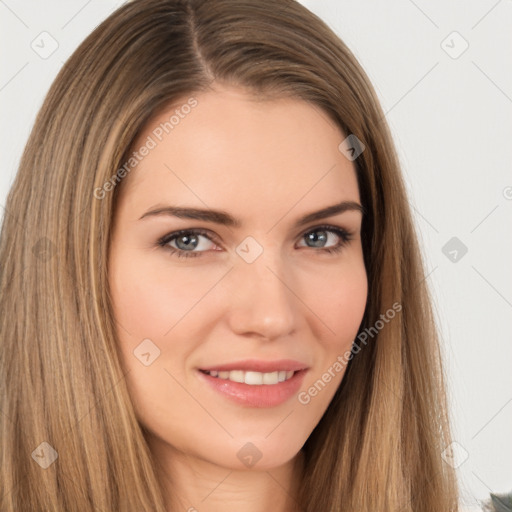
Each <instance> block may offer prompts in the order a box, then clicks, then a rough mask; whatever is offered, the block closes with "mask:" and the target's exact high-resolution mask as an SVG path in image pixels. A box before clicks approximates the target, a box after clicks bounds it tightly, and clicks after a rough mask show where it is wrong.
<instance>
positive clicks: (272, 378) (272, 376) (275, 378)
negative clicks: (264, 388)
mask: <svg viewBox="0 0 512 512" xmlns="http://www.w3.org/2000/svg"><path fill="white" fill-rule="evenodd" d="M206 373H207V374H208V375H211V376H212V377H217V378H219V379H224V380H231V381H233V382H243V383H245V384H249V385H250V386H260V385H261V384H268V385H271V384H278V383H279V382H284V381H285V380H288V379H290V378H291V377H293V374H294V373H295V372H294V371H293V370H290V371H285V370H282V371H278V372H270V373H261V372H244V371H243V370H231V371H230V372H219V371H217V370H212V371H209V372H208V371H207V372H206Z"/></svg>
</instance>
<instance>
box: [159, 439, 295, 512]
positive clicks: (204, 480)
mask: <svg viewBox="0 0 512 512" xmlns="http://www.w3.org/2000/svg"><path fill="white" fill-rule="evenodd" d="M150 448H151V451H152V452H153V453H154V454H158V459H157V463H158V467H159V468H160V469H159V471H160V475H159V477H160V479H161V482H162V484H163V486H164V498H165V502H166V509H167V511H168V512H177V511H183V510H185V511H187V512H198V511H201V512H238V511H240V510H243V511H244V512H267V511H268V510H272V511H273V512H297V511H299V510H300V506H299V503H298V501H297V500H298V498H297V496H298V490H299V487H300V480H301V475H302V471H303V467H304V454H303V452H301V451H300V452H299V453H298V454H297V455H296V456H295V457H294V458H293V459H292V460H290V461H288V462H287V463H285V464H283V465H281V466H278V467H274V468H271V469H260V470H258V469H247V470H239V469H232V468H229V467H222V466H219V465H217V464H213V463H211V462H209V461H206V460H204V459H201V458H199V457H196V456H194V455H189V454H186V453H183V452H181V451H179V450H177V449H175V448H174V447H172V446H170V445H169V444H167V443H164V442H163V441H160V440H154V439H153V440H151V441H150Z"/></svg>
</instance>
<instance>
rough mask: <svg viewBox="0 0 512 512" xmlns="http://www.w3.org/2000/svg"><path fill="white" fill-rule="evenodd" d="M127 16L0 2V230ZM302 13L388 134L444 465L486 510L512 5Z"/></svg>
mask: <svg viewBox="0 0 512 512" xmlns="http://www.w3.org/2000/svg"><path fill="white" fill-rule="evenodd" d="M122 3H123V2H122V1H117V2H116V1H115V0H110V1H106V0H103V1H100V0H89V1H86V0H72V1H66V2H63V1H61V2H58V1H56V0H51V1H50V0H46V1H44V2H41V1H36V0H23V1H20V0H0V38H1V44H2V52H1V55H0V62H1V70H2V71H1V75H0V108H1V111H0V119H1V122H0V151H1V155H2V168H1V172H0V206H1V207H2V208H1V209H0V215H1V216H3V215H4V205H5V197H6V195H7V192H8V190H9V188H10V185H11V183H12V181H13V179H14V175H15V173H16V169H17V165H18V163H19V159H20V156H21V152H22V150H23V147H24V145H25V142H26V140H27V138H28V135H29V132H30V129H31V127H32V125H33V122H34V120H35V116H36V113H37V111H38V109H39V108H40V106H41V104H42V101H43V98H44V96H45V94H46V92H47V90H48V88H49V86H50V84H51V82H52V81H53V79H54V78H55V76H56V74H57V72H58V70H59V69H60V68H61V66H62V65H63V63H64V61H65V60H66V59H67V58H68V57H69V56H70V55H71V53H72V52H73V51H74V50H75V48H76V47H77V46H78V45H79V43H80V42H81V41H82V40H83V39H84V38H85V37H86V36H87V35H88V34H89V33H90V32H91V31H92V30H93V29H94V27H95V26H96V25H98V24H99V23H100V22H101V21H102V20H103V19H105V18H106V16H107V15H108V14H110V12H112V10H113V9H114V8H115V7H117V6H119V5H121V4H122ZM302 3H303V4H304V5H306V6H307V7H308V8H310V9H311V10H312V11H313V12H315V13H316V14H318V15H319V16H320V17H321V18H322V19H324V20H325V21H326V22H327V23H328V24H329V25H330V26H331V27H332V28H333V29H334V30H335V32H336V33H337V34H338V35H339V36H340V37H341V38H342V39H343V40H344V41H345V43H346V44H347V45H348V46H349V48H350V49H351V50H352V51H353V52H354V54H355V55H356V57H357V58H358V59H359V61H360V63H361V64H362V66H363V67H364V69H365V70H366V72H367V73H368V75H369V77H370V80H371V81H372V83H373V85H374V87H375V89H376V90H377V94H378V95H379V98H380V100H381V103H382V105H383V109H384V111H385V112H386V118H387V120H388V122H389V124H390V126H391V129H392V132H393V135H394V138H395V142H396V145H397V149H398V151H399V155H400V159H401V162H402V166H403V172H404V175H405V178H406V182H407V186H408V190H409V194H410V201H411V205H412V207H413V211H414V213H415V218H416V224H417V228H418V232H419V235H420V238H421V243H422V247H423V250H424V256H425V259H426V266H427V269H426V279H427V280H428V283H429V285H430V286H431V289H432V291H433V294H434V298H435V306H436V311H437V317H438V321H439V326H440V329H441V333H442V337H443V350H444V353H445V358H446V361H447V373H448V380H449V386H450V402H451V407H452V416H453V425H454V438H455V439H456V441H457V445H456V446H455V450H454V452H453V454H452V455H453V456H452V457H451V458H450V453H449V452H446V453H444V456H445V458H446V460H447V461H448V463H451V464H453V465H455V466H457V467H458V468H457V471H458V474H459V478H460V484H461V489H462V494H463V495H462V501H463V504H464V509H465V510H479V508H478V507H477V506H476V505H477V503H478V500H481V499H485V498H487V497H488V495H489V492H491V491H492V492H495V493H496V492H497V493H501V492H503V493H504V492H509V491H511V490H512V460H511V459H512V371H511V366H512V349H511V339H512V336H511V332H512V325H511V322H510V319H511V312H512V286H511V282H512V279H511V266H510V262H511V261H512V257H511V256H512V237H511V230H510V226H511V222H510V221H511V217H512V173H511V161H512V159H511V154H512V117H511V113H512V71H511V63H512V59H511V53H512V52H511V49H512V30H511V28H512V23H511V22H512V1H511V0H499V1H496V0H486V1H479V2H477V1H471V2H443V1H441V0H435V1H430V2H429V1H427V0H415V1H413V0H392V1H389V2H377V1H357V0H348V1H336V0H302ZM42 32H47V33H48V34H50V35H45V34H43V35H41V33H42ZM454 32H456V34H454ZM53 40H55V41H56V43H57V44H58V48H57V49H56V50H55V51H54V52H53V53H52V54H51V55H49V56H48V55H46V54H45V53H44V52H48V53H49V52H50V51H51V50H52V45H54V44H55V43H54V41H53ZM466 45H468V47H467V49H466V50H465V51H464V52H462V50H464V48H465V46H466ZM33 48H34V49H33ZM36 50H37V51H36ZM38 52H39V53H38ZM43 57H45V58H43ZM41 193H45V191H41ZM453 237H456V238H457V239H458V240H456V241H454V242H453V241H452V243H454V244H455V245H453V246H451V245H448V246H447V247H446V248H445V249H444V252H443V247H445V244H447V242H448V241H449V240H450V239H452V238H453ZM462 244H463V245H464V246H465V247H466V248H467V253H466V254H463V250H462V249H463V246H462ZM453 251H455V252H453ZM445 253H446V254H445ZM453 260H455V261H453ZM506 262H508V263H506ZM4 321H5V319H4Z"/></svg>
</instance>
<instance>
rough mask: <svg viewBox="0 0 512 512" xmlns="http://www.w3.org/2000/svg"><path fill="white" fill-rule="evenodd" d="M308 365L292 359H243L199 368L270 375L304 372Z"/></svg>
mask: <svg viewBox="0 0 512 512" xmlns="http://www.w3.org/2000/svg"><path fill="white" fill-rule="evenodd" d="M307 368H308V365H306V364H304V363H301V362H299V361H294V360H293V359H277V360H275V361H263V360H258V359H244V360H243V361H235V362H233V363H226V364H216V365H212V366H208V367H206V368H200V369H201V370H204V371H208V372H209V371H213V370H217V371H220V372H229V371H231V370H243V371H248V372H250V371H253V372H261V373H271V372H276V371H294V372H296V371H299V370H305V369H307Z"/></svg>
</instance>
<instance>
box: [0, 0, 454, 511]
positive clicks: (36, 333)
mask: <svg viewBox="0 0 512 512" xmlns="http://www.w3.org/2000/svg"><path fill="white" fill-rule="evenodd" d="M0 262H1V268H2V273H1V298H0V301H1V302H0V304H1V312H2V315H3V318H4V319H6V320H5V321H4V322H3V323H2V327H1V337H0V339H1V342H2V350H1V351H0V353H1V355H0V361H1V364H0V372H1V373H0V374H1V387H2V398H3V400H2V415H1V432H2V435H1V439H2V454H3V464H2V470H1V471H2V480H1V481H2V484H1V485H2V488H1V499H2V505H1V507H0V508H1V510H6V511H14V510H62V511H73V510H77V511H78V510H79V511H85V510H91V511H93V510H122V511H131V510H133V511H135V510H138V511H140V510H148V511H149V510H151V511H165V510H167V511H175V510H190V511H192V510H206V511H208V510H210V511H213V510H221V509H222V510H223V511H226V510H231V509H233V510H244V511H259V510H269V509H271V510H274V511H290V510H303V511H308V512H309V511H317V510H329V511H335V510H336V511H337V510H343V511H379V512H381V511H383V512H384V511H397V510H401V511H412V510H414V511H432V510H456V509H457V499H456V489H455V484H454V475H453V472H452V470H451V468H450V467H449V466H448V465H446V464H445V463H444V462H443V460H442V458H441V453H442V451H443V450H445V449H446V447H447V446H449V444H450V436H449V429H448V422H447V413H446V405H445V396H444V391H443V378H442V371H441V364H440V361H439V348H438V341H437V335H436V330H435V326H434V321H433V315H432V311H431V306H430V300H429V296H428V291H427V288H426V285H425V281H424V279H423V270H422V262H421V257H420V254H419V250H418V244H417V240H416V235H415V232H414V229H413V224H412V221H411V214H410V208H409V205H408V202H407V197H406V194H405V190H404V185H403V182H402V178H401V174H400V170H399V166H398V162H397V158H396V155H395V152H394V149H393V144H392V140H391V137H390V134H389V131H388V128H387V125H386V122H385V119H384V116H383V112H382V110H381V108H380V106H379V104H378V101H377V98H376V95H375V93H374V91H373V88H372V87H371V85H370V83H369V81H368V78H367V77H366V75H365V73H364V72H363V70H362V69H361V67H360V66H359V64H358V63H357V62H356V60H355V58H354V56H353V55H352V54H351V53H350V51H349V50H348V49H347V47H346V46H345V45H344V44H343V43H342V42H341V41H340V40H339V39H338V38H337V37H336V36H335V35H334V34H333V33H332V31H331V30H330V29H329V28H328V27H327V26H326V25H325V24H324V23H323V22H322V21H320V20H319V19H318V18H317V17H315V16H314V15H313V14H311V13H310V12H309V11H307V9H305V8H304V7H302V6H301V5H299V4H297V3H295V2H283V3H275V2H271V1H270V0H265V1H260V0H258V1H256V0H243V1H234V0H213V1H212V0H210V1H209V2H201V1H193V0H190V1H178V0H135V1H133V2H131V3H129V4H127V5H125V6H123V7H122V8H121V9H119V10H118V11H117V12H115V13H114V14H113V15H112V16H110V17H109V18H108V19H107V20H106V21H105V22H103V23H102V24H101V25H100V26H98V27H97V28H96V29H95V30H94V32H93V33H92V34H91V35H90V36H89V37H88V38H87V39H86V40H85V41H84V42H83V43H82V44H81V46H80V47H79V48H78V49H77V50H76V52H75V53H74V54H73V55H72V57H71V58H70V59H69V61H68V62H67V63H66V64H65V66H64V68H63V69H62V70H61V72H60V73H59V75H58V77H57V79H56V80H55V83H54V84H53V86H52V88H51V89H50V91H49V93H48V96H47V98H46V100H45V103H44V105H43V107H42V109H41V112H40V113H39V116H38V118H37V120H36V123H35V126H34V129H33V131H32V134H31V136H30V139H29V141H28V144H27V147H26V150H25V153H24V155H23V158H22V161H21V165H20V169H19V172H18V175H17V177H16V180H15V182H14V184H13V187H12V190H11V191H10V194H9V196H8V200H7V203H6V215H5V219H4V223H3V227H2V234H1V242H0Z"/></svg>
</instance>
